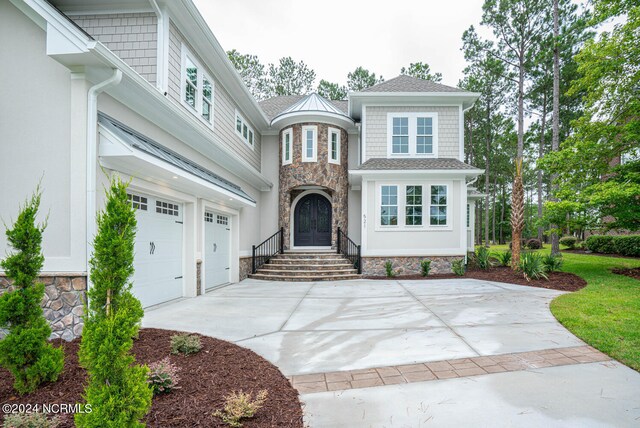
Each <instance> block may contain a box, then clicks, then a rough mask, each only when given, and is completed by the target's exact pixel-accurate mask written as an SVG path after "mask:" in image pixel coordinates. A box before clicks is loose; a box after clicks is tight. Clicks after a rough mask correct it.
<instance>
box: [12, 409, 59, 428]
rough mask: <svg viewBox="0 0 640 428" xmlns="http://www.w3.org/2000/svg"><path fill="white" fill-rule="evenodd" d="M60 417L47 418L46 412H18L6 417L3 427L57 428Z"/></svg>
mask: <svg viewBox="0 0 640 428" xmlns="http://www.w3.org/2000/svg"><path fill="white" fill-rule="evenodd" d="M59 425H60V418H59V417H57V416H54V417H53V418H51V419H49V418H47V415H46V414H44V413H16V414H12V415H7V416H5V418H4V423H3V424H2V427H3V428H57V427H58V426H59Z"/></svg>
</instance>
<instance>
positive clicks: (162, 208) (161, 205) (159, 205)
mask: <svg viewBox="0 0 640 428" xmlns="http://www.w3.org/2000/svg"><path fill="white" fill-rule="evenodd" d="M179 210H180V208H179V207H178V204H172V203H171V202H162V201H156V213H158V214H167V215H172V216H176V217H177V216H178V215H179Z"/></svg>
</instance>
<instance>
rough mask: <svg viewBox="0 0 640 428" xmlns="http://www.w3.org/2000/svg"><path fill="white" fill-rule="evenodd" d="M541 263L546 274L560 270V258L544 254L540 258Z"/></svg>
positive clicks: (561, 261)
mask: <svg viewBox="0 0 640 428" xmlns="http://www.w3.org/2000/svg"><path fill="white" fill-rule="evenodd" d="M542 263H543V264H544V269H545V270H546V271H547V272H557V271H559V270H560V268H562V263H563V260H562V256H559V255H558V256H555V255H553V254H551V253H549V254H545V255H544V256H543V257H542Z"/></svg>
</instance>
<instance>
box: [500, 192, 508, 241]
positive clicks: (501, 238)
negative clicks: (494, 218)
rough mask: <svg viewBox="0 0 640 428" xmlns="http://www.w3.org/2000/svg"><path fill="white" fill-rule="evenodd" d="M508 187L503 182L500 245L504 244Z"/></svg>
mask: <svg viewBox="0 0 640 428" xmlns="http://www.w3.org/2000/svg"><path fill="white" fill-rule="evenodd" d="M506 193H507V189H506V185H505V184H504V183H502V201H501V202H502V204H501V205H502V209H501V210H500V245H503V244H504V212H505V208H506V205H507V195H506Z"/></svg>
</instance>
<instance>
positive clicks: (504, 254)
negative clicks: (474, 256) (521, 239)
mask: <svg viewBox="0 0 640 428" xmlns="http://www.w3.org/2000/svg"><path fill="white" fill-rule="evenodd" d="M494 257H495V258H496V259H498V263H500V266H510V265H511V250H507V251H500V252H497V253H494Z"/></svg>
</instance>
